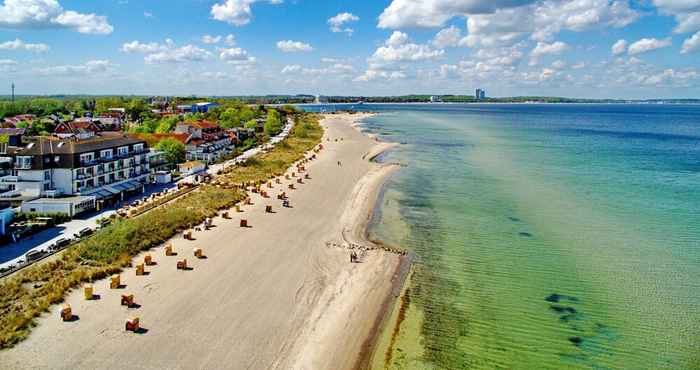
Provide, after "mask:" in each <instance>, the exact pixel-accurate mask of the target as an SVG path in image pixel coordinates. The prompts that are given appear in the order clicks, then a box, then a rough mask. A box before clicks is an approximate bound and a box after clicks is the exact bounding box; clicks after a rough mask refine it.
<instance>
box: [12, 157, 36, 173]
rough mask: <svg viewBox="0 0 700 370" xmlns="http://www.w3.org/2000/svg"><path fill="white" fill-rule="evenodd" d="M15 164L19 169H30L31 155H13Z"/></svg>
mask: <svg viewBox="0 0 700 370" xmlns="http://www.w3.org/2000/svg"><path fill="white" fill-rule="evenodd" d="M15 166H17V168H19V169H25V170H27V169H30V168H32V157H31V156H18V157H15Z"/></svg>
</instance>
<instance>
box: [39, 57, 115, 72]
mask: <svg viewBox="0 0 700 370" xmlns="http://www.w3.org/2000/svg"><path fill="white" fill-rule="evenodd" d="M114 67H115V65H114V64H113V63H112V62H110V61H109V60H90V61H87V62H86V63H84V64H78V65H60V66H53V67H46V68H40V69H38V70H37V73H39V74H41V75H47V76H48V75H51V76H80V75H89V74H97V73H105V72H109V71H111V70H113V69H114Z"/></svg>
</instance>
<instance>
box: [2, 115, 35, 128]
mask: <svg viewBox="0 0 700 370" xmlns="http://www.w3.org/2000/svg"><path fill="white" fill-rule="evenodd" d="M35 119H36V116H35V115H33V114H20V115H17V116H14V117H5V119H4V121H5V123H6V124H7V126H8V127H15V126H16V125H17V124H18V123H20V122H22V121H27V122H29V123H32V121H34V120H35Z"/></svg>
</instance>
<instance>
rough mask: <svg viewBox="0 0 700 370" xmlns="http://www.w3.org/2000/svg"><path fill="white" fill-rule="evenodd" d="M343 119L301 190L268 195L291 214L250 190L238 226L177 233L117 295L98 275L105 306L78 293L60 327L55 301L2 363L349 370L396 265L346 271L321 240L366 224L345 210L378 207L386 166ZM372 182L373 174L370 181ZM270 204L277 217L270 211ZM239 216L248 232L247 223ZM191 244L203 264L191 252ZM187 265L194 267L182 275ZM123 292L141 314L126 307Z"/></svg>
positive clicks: (379, 261) (375, 260) (381, 257)
mask: <svg viewBox="0 0 700 370" xmlns="http://www.w3.org/2000/svg"><path fill="white" fill-rule="evenodd" d="M349 117H350V116H347V115H338V116H335V117H333V116H331V118H327V119H326V120H324V121H323V123H322V124H323V125H324V127H326V134H325V137H328V138H330V139H331V140H330V141H326V140H325V137H324V141H323V144H324V146H326V149H325V150H324V151H322V152H321V154H320V155H319V159H317V160H316V161H313V162H311V163H310V164H309V165H308V166H307V168H308V170H309V173H310V176H311V179H310V180H304V182H305V183H304V184H296V185H297V188H298V190H292V191H290V190H288V189H286V187H287V184H288V183H290V182H291V181H283V185H275V187H276V188H275V189H273V190H272V191H270V193H271V194H272V195H273V198H274V194H277V192H278V191H282V186H284V188H285V189H284V190H283V191H287V194H288V195H289V196H290V202H291V206H292V208H282V207H281V202H280V201H278V200H276V199H275V200H273V199H272V198H271V199H263V198H260V197H258V196H257V195H254V197H253V201H254V203H255V204H254V205H252V206H245V207H243V211H244V212H242V213H236V212H231V215H232V218H231V219H228V220H226V219H222V218H215V219H214V225H215V226H216V227H214V228H212V229H211V230H209V231H202V232H195V233H194V238H195V239H196V240H194V241H185V240H183V239H182V238H180V237H178V238H175V239H173V240H172V243H173V245H174V250H175V252H177V253H178V255H177V256H174V257H165V255H164V253H163V249H162V248H157V249H154V250H152V251H150V254H151V255H152V256H153V257H154V260H155V261H156V262H157V265H155V266H149V267H146V270H147V271H148V272H149V274H148V275H147V276H135V271H134V269H126V270H125V271H124V272H123V273H122V275H121V277H122V282H123V284H125V285H126V287H125V288H124V289H116V290H110V289H108V282H107V281H106V280H103V281H98V282H96V283H95V284H94V286H95V294H98V295H99V296H100V298H99V299H98V300H92V301H85V300H83V294H82V289H81V290H76V291H74V292H72V293H71V294H70V295H69V296H68V297H67V298H66V301H67V303H69V304H70V305H71V306H72V308H73V312H74V314H75V315H77V316H78V317H79V319H78V320H76V321H73V322H62V321H61V320H60V319H59V310H60V308H61V306H60V305H57V306H54V307H52V309H51V312H50V313H48V314H46V315H43V316H42V317H41V318H40V319H39V320H38V326H37V327H36V328H34V329H33V331H32V333H31V335H30V336H29V338H28V339H27V340H25V341H23V342H21V343H20V344H18V345H17V346H16V347H14V348H12V349H9V350H4V351H0V368H3V369H15V368H18V369H24V368H51V369H69V368H70V369H102V368H129V369H131V368H168V369H223V368H231V369H268V368H279V369H329V368H333V369H345V368H352V367H353V366H355V364H356V361H357V359H358V356H360V354H361V353H363V352H365V351H366V350H367V348H365V346H366V343H367V342H366V341H367V338H368V337H369V336H370V335H371V334H372V332H373V331H374V330H376V323H377V317H380V316H381V314H382V310H383V309H384V308H385V307H384V305H385V304H386V302H387V298H388V297H389V296H390V294H391V290H392V285H393V283H394V282H395V279H396V278H397V275H396V272H397V267H398V263H399V257H398V256H396V255H394V254H390V253H385V252H379V251H372V252H370V253H368V254H367V255H366V256H364V258H363V259H362V263H354V264H351V263H349V252H348V251H347V250H344V249H341V248H335V247H328V246H327V245H326V244H327V242H335V243H341V242H342V240H343V229H346V232H347V229H348V228H350V229H352V228H355V227H364V223H366V219H367V217H366V216H367V215H366V213H363V212H359V213H358V212H354V213H353V212H351V213H348V212H349V211H348V210H349V209H357V204H358V201H359V202H360V203H363V202H365V203H367V204H363V207H365V208H366V209H367V210H369V209H371V206H372V204H373V202H374V201H375V199H376V192H377V190H376V188H377V185H379V184H381V182H382V176H380V174H379V172H378V171H382V169H381V166H380V165H378V164H373V163H370V162H368V161H367V160H366V159H363V156H365V155H366V154H367V153H369V152H370V151H371V150H372V148H373V147H374V146H375V145H377V144H376V143H375V142H374V141H373V140H371V139H370V138H368V137H366V136H365V135H363V134H361V133H360V132H359V131H358V130H356V129H354V128H352V127H351V123H352V122H351V119H350V118H349ZM341 137H342V138H343V140H342V141H337V142H336V141H334V139H335V138H341ZM338 161H340V162H341V165H339V164H338ZM367 176H372V178H374V180H373V182H372V183H370V184H369V185H368V180H366V177H367ZM363 179H365V180H363ZM358 184H359V185H358ZM372 184H374V185H372ZM358 186H361V188H362V189H364V190H358ZM266 205H272V206H273V211H274V212H275V213H265V211H264V210H265V206H266ZM241 218H245V219H247V220H248V222H249V224H250V226H251V227H249V228H241V227H239V225H238V223H239V220H240V219H241ZM349 222H350V223H352V224H348V223H349ZM350 234H351V235H360V234H361V233H359V232H357V230H355V231H353V232H351V233H350ZM195 247H199V248H203V250H204V254H205V255H206V257H207V258H205V259H197V258H194V256H193V248H195ZM182 258H187V260H188V264H189V265H190V266H191V267H192V270H189V271H182V270H176V267H175V262H176V260H179V259H182ZM140 260H142V256H139V257H137V258H136V261H140ZM126 293H128V294H134V295H135V301H136V303H137V304H138V305H140V307H138V308H126V307H125V306H121V305H120V296H121V294H126ZM136 316H137V317H139V318H140V321H141V325H142V327H143V328H144V330H143V332H142V333H140V334H137V333H132V332H126V331H125V330H124V324H125V321H126V320H127V319H129V318H131V317H136Z"/></svg>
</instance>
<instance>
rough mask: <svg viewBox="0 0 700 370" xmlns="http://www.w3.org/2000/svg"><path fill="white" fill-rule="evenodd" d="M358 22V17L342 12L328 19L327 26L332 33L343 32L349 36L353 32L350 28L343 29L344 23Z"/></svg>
mask: <svg viewBox="0 0 700 370" xmlns="http://www.w3.org/2000/svg"><path fill="white" fill-rule="evenodd" d="M359 20H360V17H358V16H356V15H354V14H352V13H348V12H344V13H338V14H337V15H335V16H333V17H331V18H329V19H328V24H329V25H330V27H331V31H332V32H345V33H347V34H349V35H352V33H353V32H355V30H353V29H352V28H350V27H343V26H344V25H345V24H346V23H349V22H357V21H359Z"/></svg>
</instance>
